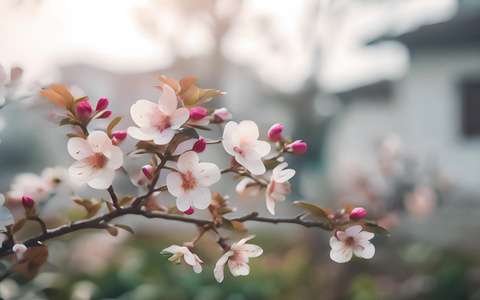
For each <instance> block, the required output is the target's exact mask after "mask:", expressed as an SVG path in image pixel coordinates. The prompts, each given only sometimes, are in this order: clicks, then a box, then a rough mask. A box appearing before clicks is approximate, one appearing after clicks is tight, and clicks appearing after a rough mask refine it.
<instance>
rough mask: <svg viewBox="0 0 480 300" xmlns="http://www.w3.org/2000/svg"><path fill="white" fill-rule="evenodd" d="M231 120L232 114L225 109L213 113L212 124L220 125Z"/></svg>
mask: <svg viewBox="0 0 480 300" xmlns="http://www.w3.org/2000/svg"><path fill="white" fill-rule="evenodd" d="M231 119H232V114H231V113H230V112H229V111H228V110H227V109H226V108H225V107H223V108H219V109H216V110H214V111H213V121H212V123H222V122H225V121H228V120H231Z"/></svg>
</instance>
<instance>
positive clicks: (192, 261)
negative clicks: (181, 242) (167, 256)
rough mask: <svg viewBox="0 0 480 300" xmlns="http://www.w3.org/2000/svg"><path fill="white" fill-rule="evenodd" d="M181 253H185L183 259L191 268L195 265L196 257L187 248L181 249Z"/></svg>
mask: <svg viewBox="0 0 480 300" xmlns="http://www.w3.org/2000/svg"><path fill="white" fill-rule="evenodd" d="M180 248H182V249H181V252H182V253H183V258H184V259H185V262H186V263H187V264H189V265H191V266H194V265H195V256H193V254H192V252H190V250H188V248H187V247H180Z"/></svg>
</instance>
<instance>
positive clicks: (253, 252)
mask: <svg viewBox="0 0 480 300" xmlns="http://www.w3.org/2000/svg"><path fill="white" fill-rule="evenodd" d="M240 251H244V252H246V255H247V256H248V257H259V256H260V255H262V253H263V249H262V248H260V247H259V246H257V245H252V244H245V245H243V246H242V248H241V249H240Z"/></svg>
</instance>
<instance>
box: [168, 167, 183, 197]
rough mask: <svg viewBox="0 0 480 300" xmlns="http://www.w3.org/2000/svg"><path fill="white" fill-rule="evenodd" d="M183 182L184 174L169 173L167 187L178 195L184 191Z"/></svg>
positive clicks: (174, 194)
mask: <svg viewBox="0 0 480 300" xmlns="http://www.w3.org/2000/svg"><path fill="white" fill-rule="evenodd" d="M182 184H183V180H182V175H180V174H179V173H178V172H172V173H170V174H168V175H167V189H168V192H169V193H170V194H172V195H173V196H175V197H178V196H180V195H182V194H183V193H184V190H183V188H182Z"/></svg>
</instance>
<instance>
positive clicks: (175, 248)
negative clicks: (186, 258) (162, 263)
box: [160, 245, 182, 254]
mask: <svg viewBox="0 0 480 300" xmlns="http://www.w3.org/2000/svg"><path fill="white" fill-rule="evenodd" d="M180 248H182V247H180V246H178V245H171V246H170V247H167V248H165V249H163V250H162V251H160V252H161V253H164V252H168V253H172V254H176V253H178V252H180Z"/></svg>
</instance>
